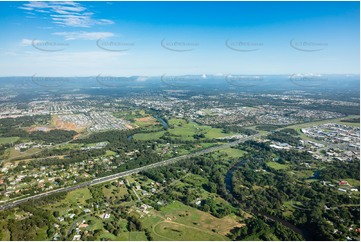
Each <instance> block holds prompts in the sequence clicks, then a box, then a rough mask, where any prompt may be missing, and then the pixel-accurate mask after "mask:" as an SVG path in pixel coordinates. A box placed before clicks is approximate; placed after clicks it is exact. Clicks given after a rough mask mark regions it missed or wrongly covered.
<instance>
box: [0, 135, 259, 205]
mask: <svg viewBox="0 0 361 242" xmlns="http://www.w3.org/2000/svg"><path fill="white" fill-rule="evenodd" d="M258 136H260V134H256V135H252V136H248V137H246V138H242V139H239V140H236V141H233V142H230V143H227V144H223V145H219V146H213V147H210V148H207V149H204V150H200V151H197V152H194V153H192V154H187V155H182V156H178V157H174V158H171V159H168V160H164V161H160V162H156V163H153V164H150V165H146V166H142V167H139V168H135V169H133V170H129V171H123V172H120V173H116V174H113V175H109V176H105V177H101V178H96V179H94V180H92V181H89V182H84V183H80V184H77V185H74V186H70V187H64V188H59V189H55V190H51V191H48V192H44V193H40V194H37V195H33V196H30V197H26V198H22V199H18V200H15V201H13V202H11V203H7V204H4V205H1V206H0V210H5V209H9V208H12V207H15V206H17V205H20V204H22V203H25V202H27V201H29V200H33V199H39V198H42V197H46V196H49V195H52V194H56V193H60V192H69V191H72V190H76V189H79V188H83V187H87V186H93V185H97V184H100V183H104V182H108V181H112V180H115V179H118V178H121V177H125V176H129V175H132V174H134V173H138V172H141V171H144V170H148V169H152V168H156V167H160V166H164V165H169V164H172V163H175V162H178V161H180V160H184V159H187V158H191V157H195V156H199V155H203V154H207V153H211V152H214V151H218V150H222V149H226V148H230V147H233V146H236V145H238V144H240V143H243V142H245V141H247V140H251V139H254V138H256V137H258Z"/></svg>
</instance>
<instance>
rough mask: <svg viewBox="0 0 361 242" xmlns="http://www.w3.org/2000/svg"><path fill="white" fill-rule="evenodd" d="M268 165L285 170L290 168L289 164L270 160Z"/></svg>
mask: <svg viewBox="0 0 361 242" xmlns="http://www.w3.org/2000/svg"><path fill="white" fill-rule="evenodd" d="M266 165H267V166H268V167H270V168H272V169H275V170H285V169H288V167H289V165H284V164H280V163H278V162H274V161H270V162H267V163H266Z"/></svg>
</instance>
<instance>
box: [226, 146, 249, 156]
mask: <svg viewBox="0 0 361 242" xmlns="http://www.w3.org/2000/svg"><path fill="white" fill-rule="evenodd" d="M221 153H225V154H227V155H228V156H229V157H231V158H239V157H242V156H243V155H244V154H246V153H247V152H246V151H243V150H239V149H234V148H227V149H224V150H222V151H221Z"/></svg>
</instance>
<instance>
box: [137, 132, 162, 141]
mask: <svg viewBox="0 0 361 242" xmlns="http://www.w3.org/2000/svg"><path fill="white" fill-rule="evenodd" d="M164 133H165V131H160V132H154V133H139V134H135V135H133V138H134V139H136V140H158V139H160V137H162V136H163V134H164Z"/></svg>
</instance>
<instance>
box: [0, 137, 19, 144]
mask: <svg viewBox="0 0 361 242" xmlns="http://www.w3.org/2000/svg"><path fill="white" fill-rule="evenodd" d="M18 140H19V137H4V138H1V137H0V145H2V144H11V143H15V142H16V141H18Z"/></svg>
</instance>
